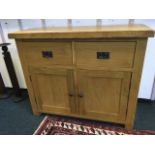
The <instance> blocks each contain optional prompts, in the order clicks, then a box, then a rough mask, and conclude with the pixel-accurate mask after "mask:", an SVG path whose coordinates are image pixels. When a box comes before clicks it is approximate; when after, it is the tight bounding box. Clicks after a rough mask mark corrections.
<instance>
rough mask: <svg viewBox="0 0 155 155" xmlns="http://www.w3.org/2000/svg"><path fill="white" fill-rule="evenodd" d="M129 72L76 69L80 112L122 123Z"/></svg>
mask: <svg viewBox="0 0 155 155" xmlns="http://www.w3.org/2000/svg"><path fill="white" fill-rule="evenodd" d="M130 77H131V73H129V72H112V71H88V70H78V85H79V94H82V95H83V96H82V97H79V109H80V114H81V115H85V116H88V117H89V116H91V117H94V118H96V119H97V118H103V120H106V121H113V122H119V123H123V122H125V118H126V110H127V102H128V93H129V84H130Z"/></svg>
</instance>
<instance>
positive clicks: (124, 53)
mask: <svg viewBox="0 0 155 155" xmlns="http://www.w3.org/2000/svg"><path fill="white" fill-rule="evenodd" d="M135 47H136V42H76V43H75V51H76V53H77V65H83V66H89V67H90V66H91V67H94V66H95V67H101V66H104V67H111V68H112V67H119V68H120V67H122V68H132V66H133V58H134V53H135ZM97 52H108V53H109V58H108V59H97ZM86 58H87V59H86Z"/></svg>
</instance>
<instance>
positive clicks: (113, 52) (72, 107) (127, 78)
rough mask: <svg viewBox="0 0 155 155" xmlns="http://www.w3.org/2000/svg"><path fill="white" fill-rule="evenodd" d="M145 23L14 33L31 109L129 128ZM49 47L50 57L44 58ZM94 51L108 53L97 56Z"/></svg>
mask: <svg viewBox="0 0 155 155" xmlns="http://www.w3.org/2000/svg"><path fill="white" fill-rule="evenodd" d="M153 35H154V32H153V31H152V30H151V29H149V28H148V27H146V26H143V25H136V26H108V27H101V28H96V27H88V28H87V27H85V28H84V27H83V28H75V29H74V28H65V29H64V28H55V29H51V30H49V29H48V30H33V31H30V30H28V31H21V32H18V33H11V34H10V37H14V38H16V43H17V48H18V51H19V56H20V60H21V63H22V67H23V71H24V76H25V80H26V84H27V88H28V92H29V97H30V101H31V106H32V110H33V113H34V114H39V113H41V112H45V113H52V114H59V115H64V116H73V117H79V118H87V119H95V120H102V121H110V122H115V123H120V124H124V125H125V127H126V128H127V129H131V128H132V127H133V123H134V116H135V110H136V103H137V94H138V89H139V83H140V77H141V71H142V66H143V60H144V54H145V49H146V43H147V37H149V36H153ZM43 50H45V51H52V52H53V56H54V57H53V59H51V58H50V59H46V58H43V57H42V51H43ZM97 51H101V52H102V51H103V52H104V51H105V52H109V53H110V57H109V59H108V60H98V59H96V58H97V56H96V52H97Z"/></svg>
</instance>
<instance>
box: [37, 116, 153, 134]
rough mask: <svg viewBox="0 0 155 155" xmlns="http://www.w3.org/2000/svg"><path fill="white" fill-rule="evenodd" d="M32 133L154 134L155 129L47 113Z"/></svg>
mask: <svg viewBox="0 0 155 155" xmlns="http://www.w3.org/2000/svg"><path fill="white" fill-rule="evenodd" d="M34 135H155V131H148V130H140V131H137V130H126V129H124V128H123V127H116V126H114V125H112V124H108V125H107V123H103V122H97V121H90V120H83V119H75V118H69V117H62V116H53V115H49V116H46V117H45V118H44V119H43V121H42V122H41V124H40V125H39V127H38V128H37V130H36V131H35V132H34Z"/></svg>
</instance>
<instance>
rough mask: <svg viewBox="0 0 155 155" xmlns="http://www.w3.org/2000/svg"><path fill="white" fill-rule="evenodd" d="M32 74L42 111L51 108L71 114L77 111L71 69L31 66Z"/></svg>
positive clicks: (51, 109)
mask: <svg viewBox="0 0 155 155" xmlns="http://www.w3.org/2000/svg"><path fill="white" fill-rule="evenodd" d="M30 74H31V78H32V85H33V88H34V92H35V96H36V99H37V104H38V107H39V111H40V112H41V111H43V110H46V109H49V110H50V111H55V112H61V113H64V114H70V113H72V112H74V111H75V108H74V86H73V72H72V71H71V70H65V69H57V70H55V69H48V68H46V69H45V68H37V67H36V68H33V67H31V68H30ZM72 95H73V96H72Z"/></svg>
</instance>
